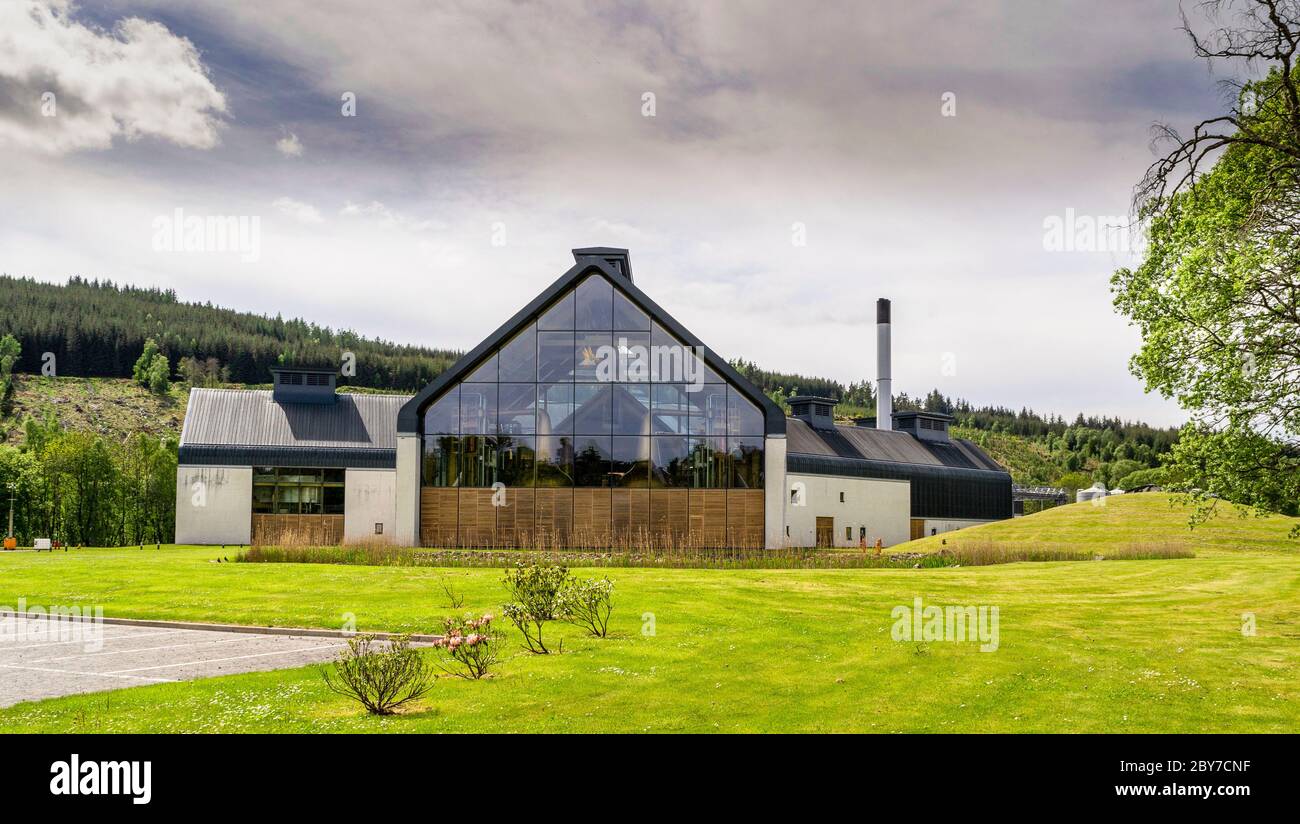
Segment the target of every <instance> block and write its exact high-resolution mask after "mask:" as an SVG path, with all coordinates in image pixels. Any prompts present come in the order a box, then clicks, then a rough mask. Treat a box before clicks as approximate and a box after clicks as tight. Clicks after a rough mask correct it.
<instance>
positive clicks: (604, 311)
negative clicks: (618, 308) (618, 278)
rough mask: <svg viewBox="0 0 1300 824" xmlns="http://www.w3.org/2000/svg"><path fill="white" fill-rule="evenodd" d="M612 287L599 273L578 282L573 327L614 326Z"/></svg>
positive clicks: (610, 327) (599, 327) (607, 327)
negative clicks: (575, 314)
mask: <svg viewBox="0 0 1300 824" xmlns="http://www.w3.org/2000/svg"><path fill="white" fill-rule="evenodd" d="M613 312H614V287H613V286H610V285H609V281H607V280H605V278H603V277H601V276H600V275H592V276H591V277H589V278H587V279H586V280H584V281H583V282H582V283H580V284H578V300H577V316H576V318H575V325H574V328H575V329H612V328H613V327H614V316H613Z"/></svg>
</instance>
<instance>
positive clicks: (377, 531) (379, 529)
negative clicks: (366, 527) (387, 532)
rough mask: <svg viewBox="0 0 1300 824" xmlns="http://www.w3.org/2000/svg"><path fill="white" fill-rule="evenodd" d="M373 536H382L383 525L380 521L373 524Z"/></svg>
mask: <svg viewBox="0 0 1300 824" xmlns="http://www.w3.org/2000/svg"><path fill="white" fill-rule="evenodd" d="M375 534H376V535H383V534H384V524H383V522H382V521H379V522H376V523H375Z"/></svg>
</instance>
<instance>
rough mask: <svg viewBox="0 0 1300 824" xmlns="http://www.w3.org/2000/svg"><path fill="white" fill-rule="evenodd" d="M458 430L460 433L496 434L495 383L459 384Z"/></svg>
mask: <svg viewBox="0 0 1300 824" xmlns="http://www.w3.org/2000/svg"><path fill="white" fill-rule="evenodd" d="M460 431H461V434H462V435H495V434H496V431H497V385H496V384H495V383H466V384H462V385H461V387H460Z"/></svg>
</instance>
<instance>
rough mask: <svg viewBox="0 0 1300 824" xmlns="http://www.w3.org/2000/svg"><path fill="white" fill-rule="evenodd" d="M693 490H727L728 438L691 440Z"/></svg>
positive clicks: (728, 470)
mask: <svg viewBox="0 0 1300 824" xmlns="http://www.w3.org/2000/svg"><path fill="white" fill-rule="evenodd" d="M690 449H691V488H692V489H726V488H727V480H728V477H727V476H728V475H729V474H730V468H729V463H730V460H729V458H730V456H729V455H728V454H727V439H726V438H691V442H690Z"/></svg>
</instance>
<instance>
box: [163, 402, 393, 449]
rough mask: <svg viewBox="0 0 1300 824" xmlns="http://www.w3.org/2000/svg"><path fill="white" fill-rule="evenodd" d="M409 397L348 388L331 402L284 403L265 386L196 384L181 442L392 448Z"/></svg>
mask: <svg viewBox="0 0 1300 824" xmlns="http://www.w3.org/2000/svg"><path fill="white" fill-rule="evenodd" d="M408 399H409V396H406V395H363V394H351V393H343V394H340V395H338V400H337V401H336V402H335V403H331V404H298V403H287V404H281V403H276V402H275V401H274V400H272V399H271V392H270V391H269V390H264V389H252V390H250V389H193V390H191V391H190V402H189V407H188V409H186V412H185V425H184V427H183V428H182V430H181V446H182V448H184V447H186V446H227V447H230V446H241V447H259V448H262V447H291V448H308V447H310V448H315V449H323V450H329V449H343V450H348V449H371V450H376V449H377V450H388V451H392V450H395V449H396V448H397V413H398V411H399V410H400V409H401V407H402V404H404V403H405V402H406V401H407V400H408ZM390 465H391V464H390Z"/></svg>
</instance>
